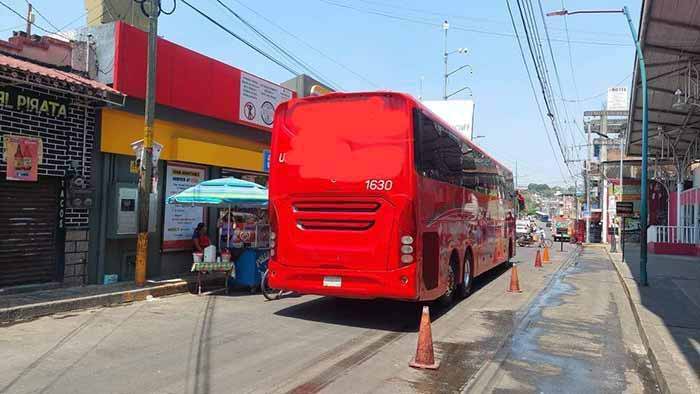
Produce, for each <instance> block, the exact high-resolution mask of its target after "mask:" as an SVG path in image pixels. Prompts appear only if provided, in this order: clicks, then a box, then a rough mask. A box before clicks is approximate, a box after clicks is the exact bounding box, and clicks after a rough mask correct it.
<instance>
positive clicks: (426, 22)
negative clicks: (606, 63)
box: [319, 0, 631, 47]
mask: <svg viewBox="0 0 700 394" xmlns="http://www.w3.org/2000/svg"><path fill="white" fill-rule="evenodd" d="M319 1H320V2H322V3H326V4H328V5H332V6H335V7H340V8H347V9H351V10H355V11H358V12H362V13H365V14H371V15H377V16H382V17H385V18H388V19H394V20H400V21H404V22H411V23H415V24H420V25H424V26H431V27H442V22H440V23H437V22H431V21H429V20H425V19H416V18H411V17H406V16H399V15H392V14H388V13H386V12H383V11H381V10H374V9H363V8H358V7H354V6H351V5H347V4H341V3H336V2H333V1H330V0H319ZM450 29H454V30H461V31H466V32H470V33H478V34H484V35H491V36H495V37H507V38H515V35H513V34H509V33H502V32H494V31H487V30H480V29H473V28H468V27H462V26H454V25H450ZM552 41H556V42H567V41H566V40H562V39H552ZM569 42H572V43H576V44H581V45H601V46H619V47H630V46H631V45H630V44H628V43H622V42H620V43H615V42H602V41H574V40H570V41H569Z"/></svg>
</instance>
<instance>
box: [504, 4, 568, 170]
mask: <svg viewBox="0 0 700 394" xmlns="http://www.w3.org/2000/svg"><path fill="white" fill-rule="evenodd" d="M517 4H518V11H519V13H520V20H521V21H522V23H523V32H524V33H525V39H526V41H527V45H528V49H529V50H530V56H531V58H532V62H533V64H534V66H535V73H536V75H537V79H538V81H539V83H540V87H541V89H542V98H543V100H544V103H545V107H546V109H547V116H548V117H549V119H550V122H551V124H552V130H553V131H554V136H555V137H556V140H557V145H558V146H559V150H560V152H561V155H562V157H563V159H564V163H565V164H566V168H567V170H568V171H569V173H571V168H569V165H568V163H566V161H567V160H566V151H565V150H564V147H563V146H562V144H561V139H560V137H559V132H558V130H557V117H556V115H555V113H556V110H554V113H553V112H552V110H553V109H554V107H553V104H552V103H550V100H548V99H547V97H548V96H550V97H551V94H550V93H549V85H548V82H547V80H546V78H547V75H546V72H547V71H546V64H545V65H544V67H543V65H542V63H541V62H539V61H538V59H537V57H538V56H540V59H541V49H542V48H541V47H540V52H537V49H536V47H534V48H533V39H532V38H531V37H530V35H531V32H530V31H529V29H528V26H530V28H531V29H532V25H529V23H528V21H526V14H527V10H525V11H523V7H522V4H521V2H520V0H517ZM509 7H510V6H509ZM527 17H528V19H530V23H532V22H533V21H534V20H533V19H532V15H531V14H528V15H527ZM537 34H538V28H537V26H536V25H535V27H534V31H533V32H532V35H533V36H535V38H536V35H537Z"/></svg>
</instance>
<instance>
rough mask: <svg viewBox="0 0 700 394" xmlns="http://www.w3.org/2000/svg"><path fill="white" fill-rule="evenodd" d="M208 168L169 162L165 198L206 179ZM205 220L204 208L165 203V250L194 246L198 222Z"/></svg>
mask: <svg viewBox="0 0 700 394" xmlns="http://www.w3.org/2000/svg"><path fill="white" fill-rule="evenodd" d="M205 175H206V169H204V168H202V167H194V166H186V165H181V164H170V163H168V169H167V170H166V175H165V198H166V199H167V198H168V197H170V196H172V195H175V194H178V193H180V192H182V191H184V190H185V189H188V188H190V187H192V186H195V185H197V184H198V183H200V182H202V181H204V180H205ZM200 222H204V208H202V207H196V206H191V205H181V204H165V215H164V220H163V250H184V249H189V248H191V247H192V234H193V232H194V229H195V228H196V227H197V223H200Z"/></svg>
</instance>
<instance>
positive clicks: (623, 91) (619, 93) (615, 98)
mask: <svg viewBox="0 0 700 394" xmlns="http://www.w3.org/2000/svg"><path fill="white" fill-rule="evenodd" d="M628 106H629V105H628V100H627V87H625V86H614V87H612V88H608V103H607V106H606V109H607V110H608V111H626V110H627V107H628Z"/></svg>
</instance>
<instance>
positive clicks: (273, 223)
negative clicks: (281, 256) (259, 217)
mask: <svg viewBox="0 0 700 394" xmlns="http://www.w3.org/2000/svg"><path fill="white" fill-rule="evenodd" d="M277 234H278V233H277V211H276V210H275V207H274V206H273V205H272V204H270V257H274V256H275V255H276V254H277V242H278V239H277Z"/></svg>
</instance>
